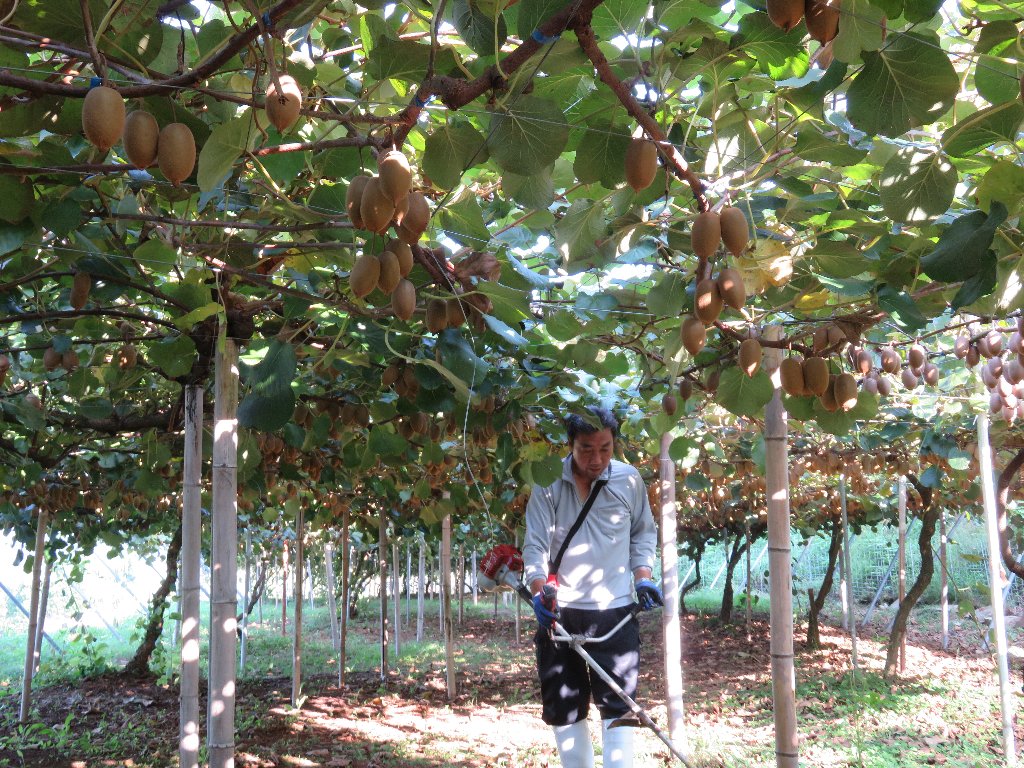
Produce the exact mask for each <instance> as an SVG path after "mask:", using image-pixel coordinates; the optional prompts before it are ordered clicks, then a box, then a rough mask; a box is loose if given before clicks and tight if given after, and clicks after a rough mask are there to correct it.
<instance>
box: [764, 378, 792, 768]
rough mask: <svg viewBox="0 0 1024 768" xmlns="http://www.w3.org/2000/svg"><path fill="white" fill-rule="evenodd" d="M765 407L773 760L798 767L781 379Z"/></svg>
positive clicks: (782, 766)
mask: <svg viewBox="0 0 1024 768" xmlns="http://www.w3.org/2000/svg"><path fill="white" fill-rule="evenodd" d="M772 380H773V383H774V384H775V396H774V397H773V398H772V400H771V402H769V403H768V405H767V406H766V408H765V422H764V437H765V443H766V447H765V466H766V472H765V474H766V478H765V482H766V488H767V492H768V575H769V582H770V590H771V597H770V604H769V607H770V611H771V658H772V702H773V708H774V714H775V764H776V766H778V768H797V766H798V764H799V758H800V754H799V741H798V737H797V728H796V670H795V668H794V664H793V577H792V570H791V566H792V550H791V546H790V540H789V537H790V531H791V523H790V510H789V451H788V446H787V440H788V436H789V427H788V423H787V417H786V410H785V408H784V407H783V405H782V394H781V390H780V389H779V383H778V380H779V377H778V373H777V372H776V373H775V374H774V375H773V376H772Z"/></svg>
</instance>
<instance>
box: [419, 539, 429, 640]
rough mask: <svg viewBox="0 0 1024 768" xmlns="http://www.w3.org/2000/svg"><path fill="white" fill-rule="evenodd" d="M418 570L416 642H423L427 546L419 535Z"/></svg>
mask: <svg viewBox="0 0 1024 768" xmlns="http://www.w3.org/2000/svg"><path fill="white" fill-rule="evenodd" d="M419 545H420V546H419V550H420V558H419V565H418V568H419V570H418V571H417V575H416V642H417V643H422V642H423V609H424V601H425V599H426V581H427V555H426V552H424V549H425V548H426V546H427V542H426V538H425V537H424V536H422V535H421V536H420V541H419Z"/></svg>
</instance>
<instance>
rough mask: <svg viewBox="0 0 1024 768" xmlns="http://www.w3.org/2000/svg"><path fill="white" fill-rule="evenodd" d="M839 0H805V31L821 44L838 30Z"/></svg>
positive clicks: (826, 41)
mask: <svg viewBox="0 0 1024 768" xmlns="http://www.w3.org/2000/svg"><path fill="white" fill-rule="evenodd" d="M839 5H840V0H805V2H804V23H805V24H807V32H808V34H809V35H810V36H811V37H812V38H813V39H814V40H817V41H818V42H819V43H821V44H822V45H825V44H826V43H829V42H831V41H832V39H833V38H835V36H836V34H837V33H838V32H839Z"/></svg>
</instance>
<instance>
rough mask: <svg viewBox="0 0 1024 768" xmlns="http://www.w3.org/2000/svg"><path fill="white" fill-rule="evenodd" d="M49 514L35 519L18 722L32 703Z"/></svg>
mask: <svg viewBox="0 0 1024 768" xmlns="http://www.w3.org/2000/svg"><path fill="white" fill-rule="evenodd" d="M49 522H50V520H49V514H48V513H47V512H46V511H41V512H39V517H38V518H37V519H36V549H35V559H34V560H33V561H32V593H31V600H29V619H28V634H27V636H26V645H25V677H24V678H23V679H22V681H21V707H20V709H19V710H18V722H19V723H22V724H24V723H25V721H27V720H28V715H29V707H30V706H31V704H32V670H33V669H35V666H36V659H35V651H36V632H37V627H36V622H38V621H39V589H40V583H41V581H42V575H43V559H44V557H45V549H44V548H45V546H46V529H47V526H48V525H49Z"/></svg>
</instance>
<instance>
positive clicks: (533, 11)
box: [516, 0, 566, 40]
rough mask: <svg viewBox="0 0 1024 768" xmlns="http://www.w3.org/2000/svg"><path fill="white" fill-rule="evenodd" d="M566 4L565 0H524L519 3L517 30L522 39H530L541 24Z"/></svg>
mask: <svg viewBox="0 0 1024 768" xmlns="http://www.w3.org/2000/svg"><path fill="white" fill-rule="evenodd" d="M565 5H566V2H565V0H523V1H522V2H521V3H519V18H518V19H517V22H516V30H517V31H518V33H519V38H520V39H521V40H528V39H529V38H530V35H531V34H533V30H535V29H536V28H537V27H538V26H540V24H541V23H542V22H544V21H546V20H547V19H549V18H551V17H552V16H554V15H555V14H556V13H558V12H559V11H560V10H562V8H563V7H564V6H565Z"/></svg>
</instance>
